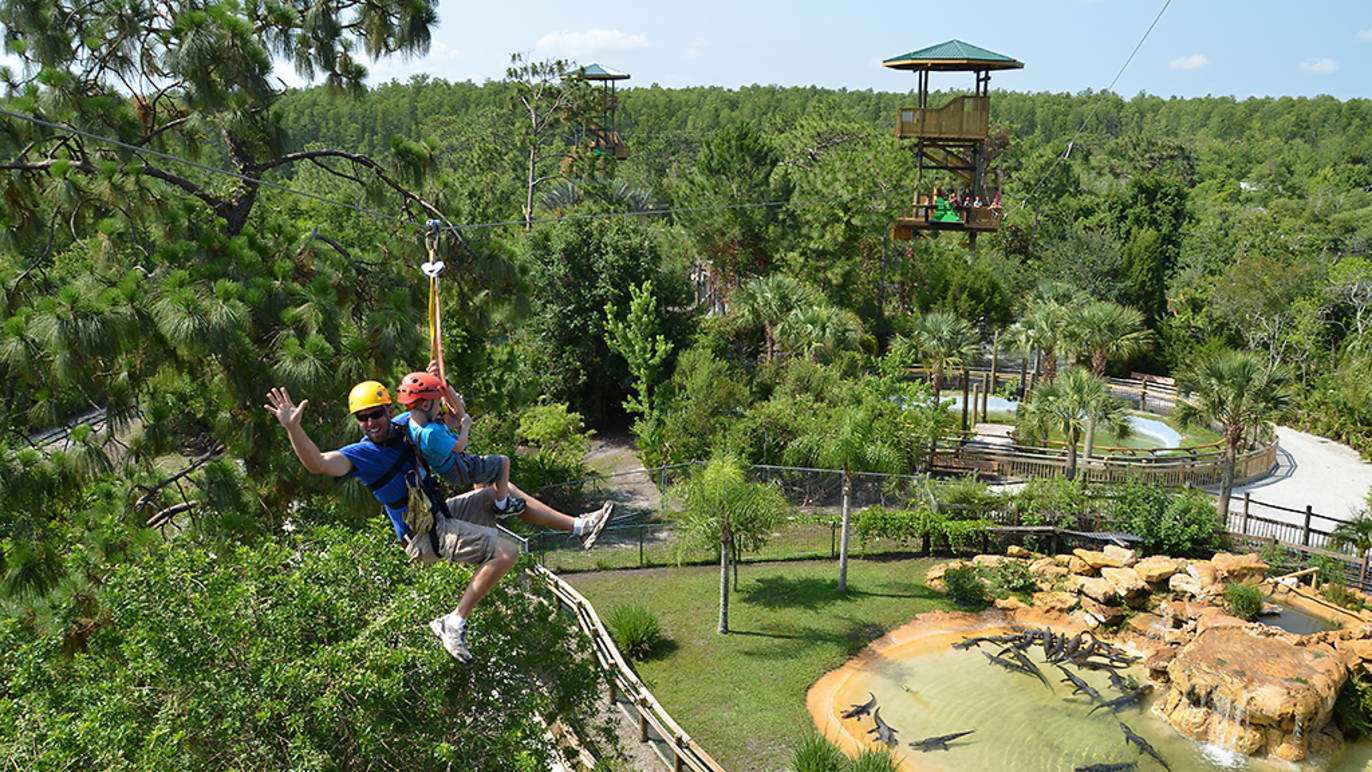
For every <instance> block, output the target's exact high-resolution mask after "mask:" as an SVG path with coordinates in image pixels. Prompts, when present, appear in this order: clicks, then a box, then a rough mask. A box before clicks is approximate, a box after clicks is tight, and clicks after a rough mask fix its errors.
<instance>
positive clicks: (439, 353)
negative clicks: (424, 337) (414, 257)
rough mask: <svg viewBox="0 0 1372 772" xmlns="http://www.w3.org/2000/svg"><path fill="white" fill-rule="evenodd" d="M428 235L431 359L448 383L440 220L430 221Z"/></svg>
mask: <svg viewBox="0 0 1372 772" xmlns="http://www.w3.org/2000/svg"><path fill="white" fill-rule="evenodd" d="M426 224H427V225H428V226H429V231H428V233H426V234H424V246H425V247H427V248H428V252H429V261H428V262H426V263H424V265H423V266H421V267H422V268H423V270H424V273H425V275H427V276H428V277H429V358H430V359H432V360H434V361H435V362H437V363H438V379H439V380H440V381H442V382H443V383H447V382H448V378H447V376H446V375H445V374H444V372H443V316H442V312H441V311H440V309H439V303H438V277H439V275H441V274H442V273H443V261H442V260H439V259H438V237H439V233H440V230H439V226H440V224H441V223H440V222H439V221H438V220H429V221H428V223H426Z"/></svg>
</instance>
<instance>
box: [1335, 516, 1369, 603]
mask: <svg viewBox="0 0 1372 772" xmlns="http://www.w3.org/2000/svg"><path fill="white" fill-rule="evenodd" d="M1329 544H1330V545H1331V546H1333V547H1343V546H1349V547H1352V548H1354V549H1356V550H1357V551H1358V554H1359V555H1362V570H1361V571H1359V572H1358V587H1359V588H1361V587H1362V586H1363V582H1364V581H1365V580H1366V579H1367V552H1368V550H1372V516H1369V514H1368V513H1367V512H1362V513H1361V514H1359V515H1358V517H1357V518H1356V519H1353V520H1349V521H1346V522H1343V523H1339V526H1338V527H1337V528H1335V529H1334V532H1333V533H1331V534H1329Z"/></svg>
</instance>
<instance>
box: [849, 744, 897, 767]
mask: <svg viewBox="0 0 1372 772" xmlns="http://www.w3.org/2000/svg"><path fill="white" fill-rule="evenodd" d="M849 769H850V770H852V772H896V770H897V769H899V767H898V766H897V765H896V760H895V757H893V756H892V755H891V751H890V750H888V749H887V748H886V747H884V746H877V747H875V748H870V747H869V748H863V749H862V752H861V753H859V754H858V757H857V758H855V759H853V764H852V766H851V767H849Z"/></svg>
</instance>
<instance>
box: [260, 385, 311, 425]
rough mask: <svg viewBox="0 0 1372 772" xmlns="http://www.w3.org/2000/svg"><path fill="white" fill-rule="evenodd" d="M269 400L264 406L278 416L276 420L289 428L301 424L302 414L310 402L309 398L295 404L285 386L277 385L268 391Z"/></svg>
mask: <svg viewBox="0 0 1372 772" xmlns="http://www.w3.org/2000/svg"><path fill="white" fill-rule="evenodd" d="M267 402H268V404H266V405H263V406H262V407H264V408H266V409H267V412H269V413H271V414H272V415H274V416H276V420H278V421H280V422H281V425H282V426H284V427H286V428H287V429H289V428H291V427H292V426H299V425H300V416H301V414H303V413H304V412H305V406H306V405H308V404H310V401H309V400H308V399H303V400H301V401H300V404H299V405H297V404H295V403H294V402H293V401H291V395H290V393H289V392H287V391H286V387H284V386H276V387H274V388H273V389H272V390H271V391H269V392H267Z"/></svg>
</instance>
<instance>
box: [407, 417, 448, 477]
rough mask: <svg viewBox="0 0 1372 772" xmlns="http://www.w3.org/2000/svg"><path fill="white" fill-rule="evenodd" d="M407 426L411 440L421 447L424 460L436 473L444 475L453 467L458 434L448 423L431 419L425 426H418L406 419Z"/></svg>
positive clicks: (420, 452) (420, 451) (417, 446)
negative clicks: (454, 432)
mask: <svg viewBox="0 0 1372 772" xmlns="http://www.w3.org/2000/svg"><path fill="white" fill-rule="evenodd" d="M405 427H406V428H407V429H409V431H410V440H411V441H413V442H414V446H415V447H416V448H418V449H419V454H420V455H422V456H423V457H424V460H425V461H428V462H429V468H430V469H432V470H433V472H434V474H436V475H442V474H443V473H444V472H446V471H448V470H449V469H450V468H452V465H453V460H454V457H453V448H455V447H457V435H456V434H453V432H452V430H451V429H449V428H448V425H447V424H445V423H443V422H442V421H430V422H428V423H427V424H424V425H423V426H417V425H416V424H415V422H414V421H406V422H405Z"/></svg>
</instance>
